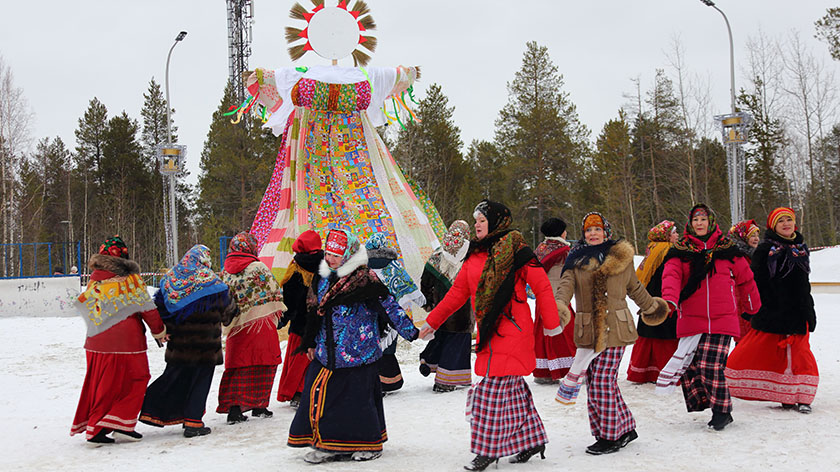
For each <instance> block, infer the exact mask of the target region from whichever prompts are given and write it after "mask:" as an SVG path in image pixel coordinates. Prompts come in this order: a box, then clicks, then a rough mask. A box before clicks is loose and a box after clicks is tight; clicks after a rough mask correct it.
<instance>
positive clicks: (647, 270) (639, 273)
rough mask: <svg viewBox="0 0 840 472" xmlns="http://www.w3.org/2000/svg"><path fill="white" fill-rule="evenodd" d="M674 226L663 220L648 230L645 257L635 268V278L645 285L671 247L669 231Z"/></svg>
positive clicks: (670, 222) (671, 222)
mask: <svg viewBox="0 0 840 472" xmlns="http://www.w3.org/2000/svg"><path fill="white" fill-rule="evenodd" d="M675 228H676V223H674V222H673V221H670V220H664V221H662V222H660V223H659V224H658V225H656V226H654V227H653V228H651V229H650V231H648V240H649V241H650V242H649V243H648V245H647V248H646V249H645V258H644V259H642V263H641V264H639V267H638V268H637V269H636V278H638V279H639V282H641V283H642V285H644V286H645V287H647V284H648V283H649V282H650V279H651V278H652V277H653V274H654V273H656V270H657V269H659V266H660V265H662V263H663V262H664V261H665V254H667V253H668V250H669V249H671V232H673V231H674V230H675Z"/></svg>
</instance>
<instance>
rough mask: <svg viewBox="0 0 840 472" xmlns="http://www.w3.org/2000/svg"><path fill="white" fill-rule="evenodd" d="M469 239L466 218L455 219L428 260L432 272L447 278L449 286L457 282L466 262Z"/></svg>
mask: <svg viewBox="0 0 840 472" xmlns="http://www.w3.org/2000/svg"><path fill="white" fill-rule="evenodd" d="M469 239H470V225H468V224H467V222H466V221H464V220H456V221H454V222H453V223H452V224H451V225H449V229H448V230H447V231H446V234H445V235H443V238H441V246H440V247H439V248H437V249H435V252H434V253H433V254H432V255H431V256H430V257H429V260H428V261H427V262H426V264H427V265H428V267H430V268H431V269H432V273H433V274H436V275H435V277H443V279H446V281H448V284H447V285H448V286H451V285H452V283H453V282H455V277H456V276H457V275H458V271H460V270H461V265H463V263H464V256H466V255H467V250H468V249H469V245H468V244H467V242H468V241H469ZM437 274H439V275H437ZM443 279H441V281H443Z"/></svg>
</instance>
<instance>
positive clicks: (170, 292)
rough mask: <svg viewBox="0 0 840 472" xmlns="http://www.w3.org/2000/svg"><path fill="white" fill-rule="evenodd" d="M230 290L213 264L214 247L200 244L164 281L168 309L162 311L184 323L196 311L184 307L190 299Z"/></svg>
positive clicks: (164, 315)
mask: <svg viewBox="0 0 840 472" xmlns="http://www.w3.org/2000/svg"><path fill="white" fill-rule="evenodd" d="M227 290H228V286H227V285H225V283H224V282H222V279H220V278H219V276H218V275H216V273H215V272H213V269H212V268H211V260H210V249H208V248H207V246H204V245H203V244H196V245H195V246H193V247H192V249H190V250H189V251H187V253H186V254H184V257H183V258H182V259H181V262H179V263H178V264H177V265H175V267H173V268H171V269H169V272H167V273H166V276H164V277H163V279H162V280H161V281H160V291H161V294H162V295H163V301H164V307H165V308H166V311H168V313H165V314H164V313H161V317H162V318H165V319H171V318H174V319H175V323H176V324H181V323H182V322H183V321H184V320H185V319H187V318H188V317H189V316H190V315H191V314H192V313H193V311H192V310H184V308H186V307H187V306H188V305H189V304H190V303H192V302H194V301H196V300H199V299H201V298H204V297H207V296H210V295H215V294H217V293H219V292H225V291H227Z"/></svg>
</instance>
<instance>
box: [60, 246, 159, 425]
mask: <svg viewBox="0 0 840 472" xmlns="http://www.w3.org/2000/svg"><path fill="white" fill-rule="evenodd" d="M106 249H107V248H106ZM105 252H106V254H96V255H94V256H92V257H91V258H90V262H89V264H88V266H89V267H90V268H91V269H92V270H93V273H92V274H91V280H90V282H89V283H88V286H87V289H86V290H85V291H84V293H82V294H81V295H79V297H78V298H77V299H76V301H75V302H74V306H75V308H76V309H77V310H78V311H79V313H80V314H81V315H82V318H83V319H84V320H85V324H86V326H87V339H86V341H85V355H86V358H87V372H86V374H85V381H84V384H82V393H81V396H80V397H79V405H78V407H77V408H76V415H75V418H74V419H73V426H72V427H71V428H70V435H71V436H72V435H74V434H80V433H85V438H86V439H88V440H90V439H92V438H93V437H94V436H97V435H99V434H100V433H101V432H102V431H103V430H104V431H105V432H106V434H107V432H108V431H109V430H121V431H134V427H135V426H136V424H137V416H138V414H139V413H140V407H141V406H142V405H143V395H144V393H145V392H146V385H147V384H148V382H149V379H150V378H151V376H150V375H149V362H148V359H147V358H146V336H145V329H144V328H143V322H145V323H146V324H148V325H149V327H150V328H151V331H152V334H153V335H154V337H155V339H161V338H163V337H164V336H165V335H166V329H165V328H164V326H163V322H161V320H160V316H159V315H158V313H157V310H156V309H155V305H154V303H152V299H151V298H150V297H149V294H148V293H147V292H146V285H145V284H144V283H143V279H141V278H140V275H139V273H140V267H139V266H138V265H137V263H135V262H133V261H130V260H127V259H123V258H122V257H120V256H112V255H108V254H107V250H106V251H105ZM126 257H127V253H126ZM141 319H142V321H141Z"/></svg>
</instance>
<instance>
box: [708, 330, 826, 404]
mask: <svg viewBox="0 0 840 472" xmlns="http://www.w3.org/2000/svg"><path fill="white" fill-rule="evenodd" d="M808 341H809V335H808V334H805V335H801V334H798V335H792V336H786V335H784V334H772V333H764V332H761V331H758V330H750V331H748V332H747V334H746V335H745V336H744V337H743V338H742V339H741V342H740V343H738V345H737V346H735V349H733V350H732V354H731V355H730V356H729V361H728V363H727V365H726V370H725V374H726V382H727V384H728V385H729V391H730V393H731V394H732V396H733V397H737V398H742V399H744V400H759V401H771V402H779V403H787V404H794V403H803V404H806V405H810V404H811V402H813V401H814V397H815V396H816V394H817V386H818V385H819V383H820V373H819V369H818V368H817V360H816V359H815V358H814V354H813V353H812V352H811V345H810V343H809V342H808Z"/></svg>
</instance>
